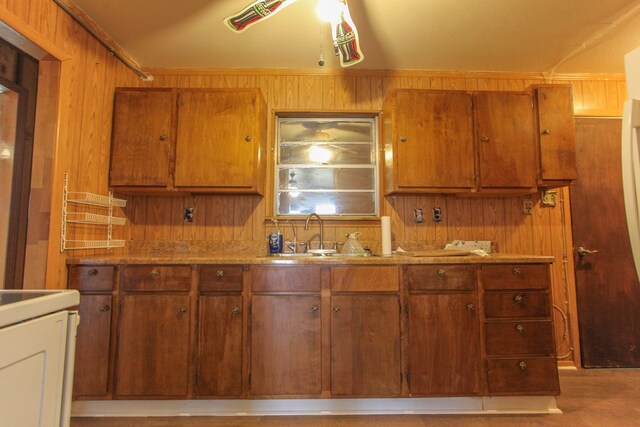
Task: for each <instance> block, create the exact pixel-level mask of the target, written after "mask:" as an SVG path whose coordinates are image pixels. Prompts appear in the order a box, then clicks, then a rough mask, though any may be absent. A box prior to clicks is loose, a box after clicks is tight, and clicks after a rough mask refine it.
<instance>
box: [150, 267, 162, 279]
mask: <svg viewBox="0 0 640 427" xmlns="http://www.w3.org/2000/svg"><path fill="white" fill-rule="evenodd" d="M149 276H151V278H152V279H157V278H158V277H160V271H159V270H158V269H157V268H154V269H153V270H151V273H149Z"/></svg>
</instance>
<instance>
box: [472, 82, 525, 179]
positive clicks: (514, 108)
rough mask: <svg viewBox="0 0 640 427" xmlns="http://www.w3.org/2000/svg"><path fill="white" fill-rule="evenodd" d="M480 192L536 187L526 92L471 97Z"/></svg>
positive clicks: (486, 93)
mask: <svg viewBox="0 0 640 427" xmlns="http://www.w3.org/2000/svg"><path fill="white" fill-rule="evenodd" d="M474 97H475V99H474V108H475V125H476V137H477V138H478V142H477V144H478V165H479V171H478V172H479V174H478V177H479V183H478V184H479V187H481V189H499V188H534V187H535V186H536V181H537V180H536V171H537V167H536V155H535V133H534V125H533V104H532V101H531V96H530V95H529V94H528V93H521V92H477V93H476V94H475V95H474Z"/></svg>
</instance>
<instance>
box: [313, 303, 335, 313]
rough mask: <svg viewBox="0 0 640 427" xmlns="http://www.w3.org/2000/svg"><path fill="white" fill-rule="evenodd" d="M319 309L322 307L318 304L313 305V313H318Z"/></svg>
mask: <svg viewBox="0 0 640 427" xmlns="http://www.w3.org/2000/svg"><path fill="white" fill-rule="evenodd" d="M319 308H320V307H319V306H318V304H313V305H312V306H311V311H313V312H316V311H318V309H319ZM334 309H335V307H334Z"/></svg>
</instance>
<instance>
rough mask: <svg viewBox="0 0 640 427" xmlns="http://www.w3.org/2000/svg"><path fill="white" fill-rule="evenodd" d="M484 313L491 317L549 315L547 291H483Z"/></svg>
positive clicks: (549, 304)
mask: <svg viewBox="0 0 640 427" xmlns="http://www.w3.org/2000/svg"><path fill="white" fill-rule="evenodd" d="M484 315H485V317H487V318H491V317H498V318H501V317H549V316H550V315H551V303H550V297H549V293H548V292H517V291H514V292H485V293H484Z"/></svg>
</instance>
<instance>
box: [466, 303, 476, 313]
mask: <svg viewBox="0 0 640 427" xmlns="http://www.w3.org/2000/svg"><path fill="white" fill-rule="evenodd" d="M475 309H476V306H475V305H473V304H467V311H473V310H475Z"/></svg>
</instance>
